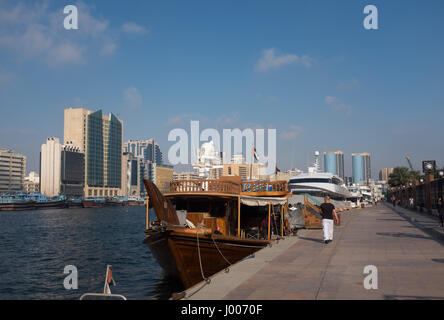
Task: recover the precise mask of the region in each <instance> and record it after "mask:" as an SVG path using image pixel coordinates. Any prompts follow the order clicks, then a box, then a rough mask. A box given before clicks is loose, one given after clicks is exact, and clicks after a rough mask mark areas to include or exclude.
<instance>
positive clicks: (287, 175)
mask: <svg viewBox="0 0 444 320" xmlns="http://www.w3.org/2000/svg"><path fill="white" fill-rule="evenodd" d="M301 173H303V171H302V170H299V169H297V168H294V169H290V170H287V171H285V172H277V173H275V174H272V175H270V176H269V179H270V180H271V181H282V180H285V181H289V180H290V179H291V178H292V177H295V176H297V175H299V174H301Z"/></svg>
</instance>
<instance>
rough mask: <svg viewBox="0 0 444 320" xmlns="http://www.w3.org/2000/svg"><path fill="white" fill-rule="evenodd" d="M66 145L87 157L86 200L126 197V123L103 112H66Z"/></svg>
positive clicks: (67, 110) (78, 110)
mask: <svg viewBox="0 0 444 320" xmlns="http://www.w3.org/2000/svg"><path fill="white" fill-rule="evenodd" d="M64 143H65V144H70V145H74V146H77V147H79V148H80V151H81V152H83V153H84V154H85V170H84V172H85V187H84V195H85V197H111V196H117V195H120V194H121V193H122V145H123V121H122V120H119V119H118V118H117V117H116V116H115V115H114V114H112V113H111V114H110V115H109V116H106V115H104V114H102V110H99V111H96V112H93V111H90V110H87V109H83V108H76V109H72V108H69V109H65V127H64Z"/></svg>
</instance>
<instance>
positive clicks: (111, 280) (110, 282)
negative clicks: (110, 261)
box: [104, 265, 116, 294]
mask: <svg viewBox="0 0 444 320" xmlns="http://www.w3.org/2000/svg"><path fill="white" fill-rule="evenodd" d="M115 285H116V281H115V280H114V278H113V271H112V270H111V266H109V265H108V266H107V267H106V279H105V290H104V293H105V294H111V289H110V288H109V286H115Z"/></svg>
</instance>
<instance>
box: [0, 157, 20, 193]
mask: <svg viewBox="0 0 444 320" xmlns="http://www.w3.org/2000/svg"><path fill="white" fill-rule="evenodd" d="M25 172H26V157H25V156H24V155H22V154H19V153H16V152H14V151H12V150H9V149H5V148H0V194H1V193H16V192H19V191H23V184H24V181H25Z"/></svg>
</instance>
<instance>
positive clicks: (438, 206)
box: [436, 197, 444, 228]
mask: <svg viewBox="0 0 444 320" xmlns="http://www.w3.org/2000/svg"><path fill="white" fill-rule="evenodd" d="M436 209H437V211H438V219H439V224H440V225H441V227H443V228H444V212H443V208H442V198H441V197H439V198H438V202H437V204H436Z"/></svg>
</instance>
